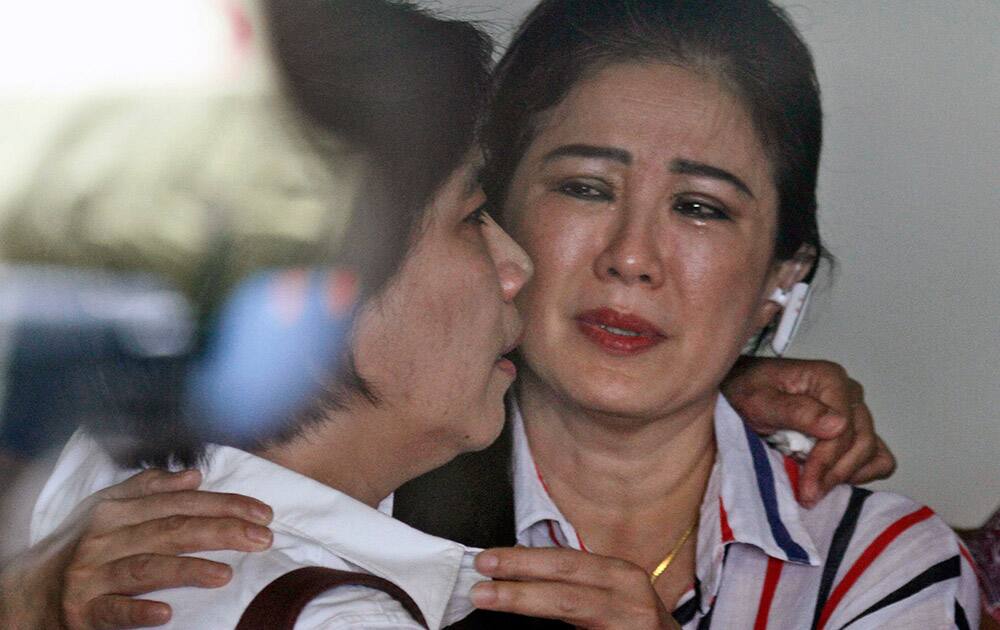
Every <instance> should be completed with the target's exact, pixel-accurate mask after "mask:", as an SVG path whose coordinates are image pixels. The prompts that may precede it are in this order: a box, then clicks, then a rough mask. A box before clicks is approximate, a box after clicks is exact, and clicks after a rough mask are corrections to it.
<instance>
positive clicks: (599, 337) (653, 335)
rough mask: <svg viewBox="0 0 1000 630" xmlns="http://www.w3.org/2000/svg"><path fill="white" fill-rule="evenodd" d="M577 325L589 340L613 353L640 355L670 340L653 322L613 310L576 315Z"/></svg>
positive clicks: (603, 309) (606, 309)
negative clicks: (667, 339) (665, 340)
mask: <svg viewBox="0 0 1000 630" xmlns="http://www.w3.org/2000/svg"><path fill="white" fill-rule="evenodd" d="M576 323H577V327H578V328H579V329H580V331H581V332H582V333H583V334H584V336H585V337H587V339H589V340H590V341H592V342H593V343H594V344H596V345H597V346H598V347H599V348H601V349H602V350H605V351H607V352H609V353H611V354H619V355H629V354H636V353H639V352H642V351H644V350H648V349H649V348H652V347H653V346H655V345H657V344H658V343H660V342H661V341H663V340H664V339H666V334H665V333H664V332H663V331H662V330H660V329H659V328H658V327H657V326H656V325H655V324H653V323H652V322H650V321H648V320H646V319H643V318H642V317H639V316H638V315H631V314H628V313H621V312H619V311H616V310H614V309H610V308H598V309H593V310H589V311H584V312H583V313H580V314H579V315H577V316H576Z"/></svg>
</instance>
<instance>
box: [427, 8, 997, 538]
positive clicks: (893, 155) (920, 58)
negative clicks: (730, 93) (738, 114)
mask: <svg viewBox="0 0 1000 630" xmlns="http://www.w3.org/2000/svg"><path fill="white" fill-rule="evenodd" d="M426 4H428V5H429V6H432V7H436V8H439V9H443V10H445V11H446V12H448V13H450V14H452V15H456V16H460V17H463V18H470V19H478V20H487V21H489V22H491V23H492V28H491V30H493V31H494V32H495V33H499V34H500V35H501V36H503V34H504V33H506V32H508V31H509V26H510V25H511V24H512V23H513V22H514V21H515V20H516V19H517V18H518V17H520V16H521V15H523V13H524V11H526V10H527V9H528V8H529V7H530V6H531V5H532V4H533V2H532V1H530V0H510V1H508V2H503V1H501V0H493V1H488V0H440V1H436V2H435V1H428V2H426ZM783 4H784V5H785V6H786V7H788V9H789V11H790V12H791V14H792V16H793V18H794V19H795V22H796V23H797V24H798V26H799V28H800V29H801V31H802V33H803V35H804V36H805V38H806V40H807V41H808V42H809V44H810V46H811V47H812V50H813V53H814V55H815V57H816V64H817V69H818V72H819V77H820V83H821V85H822V87H823V92H824V106H825V111H826V139H827V140H826V145H825V148H824V153H823V164H822V175H821V181H820V207H821V215H820V216H821V228H822V231H823V235H824V237H825V239H826V242H827V245H828V246H829V248H830V249H831V250H832V251H833V252H834V254H835V255H836V256H837V257H838V259H839V265H840V266H839V272H838V274H837V276H836V278H835V281H834V284H833V286H832V288H831V289H829V290H828V291H827V293H826V294H824V295H820V296H819V299H817V300H816V301H815V303H814V307H813V308H814V312H813V318H812V321H811V323H810V324H809V325H807V326H806V327H805V328H804V330H803V331H802V332H801V333H800V337H799V338H798V341H797V342H796V344H795V346H794V352H793V354H796V355H798V356H809V357H825V358H829V359H832V360H835V361H838V362H840V363H842V364H844V365H845V366H847V367H848V369H849V370H850V372H851V373H852V374H853V375H854V377H855V378H857V379H858V380H860V381H861V382H862V383H863V384H864V385H865V386H866V388H867V397H868V400H869V404H870V405H871V407H872V409H873V410H874V412H875V416H876V422H877V424H878V427H879V431H880V432H881V433H882V435H883V436H884V437H885V438H886V440H887V441H888V442H889V444H890V445H891V447H892V448H893V450H894V451H895V452H896V454H897V456H898V458H899V471H898V472H897V473H896V475H895V476H894V477H893V478H892V479H891V480H889V481H887V482H883V483H881V484H879V486H880V487H882V488H889V489H893V490H896V491H899V492H902V493H904V494H907V495H910V496H912V497H914V498H916V499H918V500H920V501H924V502H926V503H928V504H930V505H931V506H933V507H934V508H935V509H936V510H937V511H938V512H939V513H940V514H942V515H943V516H944V517H945V518H946V519H947V520H948V521H949V522H951V523H952V524H954V525H958V526H972V525H974V524H978V523H979V522H981V521H983V520H984V519H985V518H986V516H987V515H988V514H989V513H990V512H992V511H993V510H994V509H995V508H996V507H997V506H998V505H1000V2H998V1H997V0H951V1H950V2H946V3H942V2H940V1H937V0H796V1H795V2H783Z"/></svg>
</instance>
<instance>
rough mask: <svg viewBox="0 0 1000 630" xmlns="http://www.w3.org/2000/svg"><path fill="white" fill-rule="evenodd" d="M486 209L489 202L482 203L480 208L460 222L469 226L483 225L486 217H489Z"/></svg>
mask: <svg viewBox="0 0 1000 630" xmlns="http://www.w3.org/2000/svg"><path fill="white" fill-rule="evenodd" d="M488 209H489V202H486V203H483V204H482V205H481V206H479V207H478V208H476V209H475V210H473V211H472V212H470V213H469V214H467V215H466V216H465V218H464V219H462V221H463V222H465V223H468V224H470V225H484V224H485V223H486V217H487V216H489V212H488Z"/></svg>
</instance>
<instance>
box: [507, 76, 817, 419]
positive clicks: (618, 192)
mask: <svg viewBox="0 0 1000 630" xmlns="http://www.w3.org/2000/svg"><path fill="white" fill-rule="evenodd" d="M538 127H539V129H538V131H537V134H536V137H535V139H534V141H533V142H532V144H531V145H530V147H529V148H528V150H527V152H526V153H525V156H524V157H523V159H522V160H521V162H520V164H519V165H518V168H517V170H516V172H515V174H514V179H513V181H512V183H511V186H510V188H509V191H508V200H507V207H506V212H507V213H508V214H507V216H508V217H509V218H510V226H511V233H512V235H513V236H514V238H515V239H516V240H517V241H518V242H519V243H521V245H522V246H523V247H524V248H525V250H526V251H527V252H528V255H529V256H531V257H532V259H533V260H534V262H535V265H536V269H537V273H536V274H535V278H534V280H533V282H531V283H530V284H529V285H528V287H526V289H525V290H524V291H523V292H522V293H521V295H520V297H519V298H518V305H519V306H520V307H521V312H522V313H523V315H524V317H525V322H526V328H525V337H524V341H523V343H522V345H521V352H522V354H523V356H524V358H525V360H526V363H527V365H528V367H529V370H528V374H526V375H524V376H525V378H526V379H527V380H526V381H525V386H526V387H531V386H532V385H540V386H541V387H543V388H548V389H549V390H551V392H552V393H553V394H555V395H556V396H557V397H559V398H562V399H568V400H570V401H573V402H574V403H575V404H579V405H582V406H583V407H585V408H587V409H590V410H594V411H600V412H604V413H610V414H615V415H625V416H633V417H637V418H646V417H658V416H662V415H665V414H667V413H671V412H674V411H677V410H682V409H685V408H690V406H691V405H697V404H711V403H712V402H714V400H715V394H716V391H717V387H718V384H719V383H720V382H721V380H722V378H723V376H724V375H725V374H726V372H728V370H729V369H730V367H731V366H732V364H733V362H734V361H735V360H736V358H737V356H738V355H739V353H740V351H741V349H742V348H743V346H744V344H745V342H746V341H747V340H748V339H749V337H750V336H751V335H752V334H753V333H755V332H756V331H757V330H759V329H760V328H761V327H762V326H763V325H764V324H766V322H767V320H768V319H769V318H770V317H771V316H772V315H773V314H774V309H775V307H774V305H773V304H770V305H769V303H768V302H767V299H766V298H767V296H768V295H769V294H770V293H771V292H772V291H773V289H774V288H775V286H777V283H778V282H779V280H780V281H781V284H782V285H785V284H790V276H789V274H791V273H794V272H796V271H797V270H796V269H791V268H789V267H788V266H787V265H788V264H787V263H786V264H785V265H782V264H778V263H775V262H773V261H772V252H773V247H774V240H775V233H776V222H777V191H776V189H775V185H774V180H773V177H772V173H771V168H770V162H769V160H768V159H767V157H766V156H765V153H764V150H763V148H762V147H761V145H760V143H759V141H758V139H757V137H756V134H755V133H754V130H753V127H752V124H751V121H750V119H749V117H748V115H747V113H746V112H745V111H744V109H743V107H742V106H741V105H740V104H739V102H738V101H737V100H736V99H735V98H733V97H732V96H731V95H730V94H729V93H728V92H727V91H726V90H725V89H723V88H722V86H721V85H720V84H719V83H718V82H717V81H715V80H713V79H711V78H706V77H705V76H704V75H702V74H698V73H695V72H692V71H690V70H686V69H684V68H681V67H677V66H672V65H667V64H663V63H652V62H651V63H628V64H616V65H610V66H607V67H605V68H603V69H601V70H600V71H598V72H596V73H594V74H592V75H591V76H590V77H589V78H585V79H583V80H581V81H580V82H579V83H578V84H577V85H576V86H575V87H574V88H573V89H572V90H571V91H570V92H569V94H568V95H567V97H566V98H565V99H564V100H563V102H562V103H560V104H559V105H557V106H556V107H554V108H553V109H552V110H551V111H549V112H546V113H545V114H543V115H542V116H541V117H540V121H539V125H538Z"/></svg>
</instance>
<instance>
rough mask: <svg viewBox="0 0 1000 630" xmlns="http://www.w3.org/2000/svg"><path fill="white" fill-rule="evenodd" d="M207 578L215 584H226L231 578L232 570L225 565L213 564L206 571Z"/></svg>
mask: <svg viewBox="0 0 1000 630" xmlns="http://www.w3.org/2000/svg"><path fill="white" fill-rule="evenodd" d="M206 573H207V574H208V578H209V579H210V580H211V581H212V582H213V583H215V584H218V583H223V582H228V581H229V578H230V577H231V576H232V574H233V572H232V569H230V568H229V567H227V566H225V565H221V564H213V565H211V566H209V567H208V568H207V569H206Z"/></svg>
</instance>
